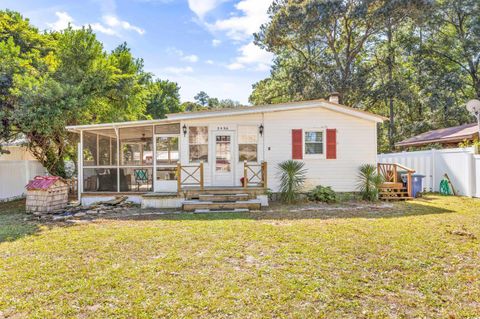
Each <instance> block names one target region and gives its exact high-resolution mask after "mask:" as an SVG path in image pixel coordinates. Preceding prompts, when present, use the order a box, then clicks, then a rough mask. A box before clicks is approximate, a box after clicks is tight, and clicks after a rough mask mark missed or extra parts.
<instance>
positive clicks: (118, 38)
mask: <svg viewBox="0 0 480 319" xmlns="http://www.w3.org/2000/svg"><path fill="white" fill-rule="evenodd" d="M0 3H1V5H2V8H3V9H6V8H8V9H11V10H16V11H19V12H20V13H22V14H23V15H24V16H25V17H28V18H29V19H30V21H31V22H32V23H33V24H34V25H35V26H37V27H38V28H40V29H42V30H44V29H54V30H59V29H63V28H65V27H66V26H67V25H68V23H71V24H72V25H73V26H74V27H80V26H82V25H91V27H92V28H93V29H94V30H95V32H96V33H97V35H98V38H99V39H100V41H102V42H103V43H104V46H105V49H106V50H111V49H113V48H114V47H116V46H117V45H118V44H120V43H122V42H123V41H126V42H127V43H128V45H129V46H130V47H131V48H132V51H133V53H134V54H135V56H137V57H141V58H143V59H144V62H145V69H146V70H147V71H149V72H152V73H153V74H154V75H155V76H156V77H158V78H161V79H169V80H172V81H175V82H177V83H178V84H179V85H180V86H181V89H180V94H181V98H182V101H187V100H193V96H194V95H195V94H196V93H198V92H199V91H201V90H203V91H205V92H207V93H208V94H209V95H210V96H213V97H218V98H221V99H224V98H231V99H234V100H237V101H240V102H241V103H244V104H246V103H247V102H248V96H249V95H250V93H251V90H252V88H251V86H252V84H254V83H255V82H257V81H258V80H261V79H263V78H265V77H267V76H268V74H269V68H270V64H271V60H272V56H271V55H270V54H269V53H268V52H265V51H263V50H261V49H260V48H258V47H257V46H255V45H254V44H253V43H252V33H254V32H256V31H258V29H259V26H260V25H261V24H262V23H264V22H266V21H267V20H268V17H267V9H268V7H269V5H270V3H271V0H82V1H73V0H72V1H66V0H63V1H62V0H43V1H41V0H0Z"/></svg>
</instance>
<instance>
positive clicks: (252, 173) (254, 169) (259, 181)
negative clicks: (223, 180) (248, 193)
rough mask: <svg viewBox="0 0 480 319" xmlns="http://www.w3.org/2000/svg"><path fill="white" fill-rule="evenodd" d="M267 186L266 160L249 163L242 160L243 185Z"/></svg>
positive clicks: (245, 186)
mask: <svg viewBox="0 0 480 319" xmlns="http://www.w3.org/2000/svg"><path fill="white" fill-rule="evenodd" d="M252 185H253V186H254V187H259V186H260V187H263V188H265V189H266V188H267V162H265V161H263V162H261V163H260V164H249V163H248V162H247V161H244V162H243V187H244V188H248V187H250V186H252Z"/></svg>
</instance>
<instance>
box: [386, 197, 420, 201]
mask: <svg viewBox="0 0 480 319" xmlns="http://www.w3.org/2000/svg"><path fill="white" fill-rule="evenodd" d="M380 199H381V200H385V201H389V200H411V199H413V197H408V196H404V197H400V196H397V197H395V196H392V197H380Z"/></svg>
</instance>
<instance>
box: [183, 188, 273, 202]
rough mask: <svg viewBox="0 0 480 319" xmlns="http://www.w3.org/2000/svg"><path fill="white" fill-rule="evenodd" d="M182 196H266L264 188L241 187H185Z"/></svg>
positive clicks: (192, 197) (189, 197) (193, 197)
mask: <svg viewBox="0 0 480 319" xmlns="http://www.w3.org/2000/svg"><path fill="white" fill-rule="evenodd" d="M181 194H182V195H183V196H184V197H185V198H187V199H195V198H199V197H200V195H235V194H246V195H248V197H249V198H256V197H257V195H264V194H265V188H263V187H248V188H245V187H241V186H221V187H219V186H205V187H203V189H201V188H200V187H193V186H190V187H183V188H182V191H181Z"/></svg>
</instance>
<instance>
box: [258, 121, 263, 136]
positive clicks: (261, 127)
mask: <svg viewBox="0 0 480 319" xmlns="http://www.w3.org/2000/svg"><path fill="white" fill-rule="evenodd" d="M258 133H260V136H262V135H263V124H260V126H259V127H258Z"/></svg>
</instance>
